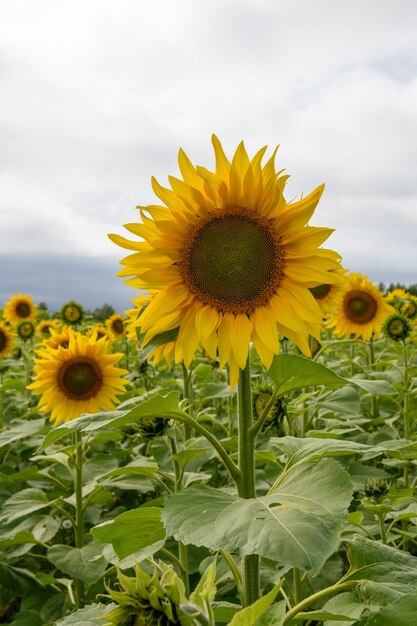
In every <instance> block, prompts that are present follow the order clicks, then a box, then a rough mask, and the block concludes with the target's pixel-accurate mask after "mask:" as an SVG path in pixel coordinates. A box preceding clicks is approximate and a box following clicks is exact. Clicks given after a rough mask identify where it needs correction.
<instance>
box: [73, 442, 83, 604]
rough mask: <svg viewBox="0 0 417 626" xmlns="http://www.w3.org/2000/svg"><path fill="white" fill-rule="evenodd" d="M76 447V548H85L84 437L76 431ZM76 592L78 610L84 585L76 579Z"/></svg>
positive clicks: (81, 602)
mask: <svg viewBox="0 0 417 626" xmlns="http://www.w3.org/2000/svg"><path fill="white" fill-rule="evenodd" d="M74 445H75V472H74V492H75V528H74V532H75V547H76V548H79V549H81V548H83V547H84V508H83V461H84V459H83V443H82V435H81V433H80V432H79V431H78V430H76V431H75V433H74ZM74 582H75V591H76V602H77V608H80V607H82V606H83V605H84V583H83V581H82V580H78V579H75V581H74Z"/></svg>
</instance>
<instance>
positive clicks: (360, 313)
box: [344, 290, 378, 324]
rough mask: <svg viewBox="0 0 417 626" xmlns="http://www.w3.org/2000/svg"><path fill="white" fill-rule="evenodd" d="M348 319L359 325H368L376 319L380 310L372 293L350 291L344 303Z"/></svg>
mask: <svg viewBox="0 0 417 626" xmlns="http://www.w3.org/2000/svg"><path fill="white" fill-rule="evenodd" d="M344 309H345V313H346V317H348V318H349V319H350V320H351V321H352V322H356V323H357V324H366V323H367V322H370V321H371V320H373V319H374V317H375V314H376V312H377V309H378V304H377V301H376V300H375V299H374V298H373V297H372V295H371V294H370V293H366V292H364V291H359V290H357V291H356V290H354V291H350V292H349V294H348V296H347V297H346V298H345V301H344Z"/></svg>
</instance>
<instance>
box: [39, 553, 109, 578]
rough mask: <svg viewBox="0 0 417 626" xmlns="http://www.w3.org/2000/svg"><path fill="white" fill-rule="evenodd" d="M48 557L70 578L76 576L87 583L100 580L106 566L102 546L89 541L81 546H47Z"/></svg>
mask: <svg viewBox="0 0 417 626" xmlns="http://www.w3.org/2000/svg"><path fill="white" fill-rule="evenodd" d="M48 559H49V560H50V561H51V563H52V564H53V565H55V567H57V568H58V569H60V570H61V571H62V572H64V573H65V574H68V575H69V576H71V578H78V579H79V580H82V581H83V582H85V583H87V584H92V583H95V582H97V581H98V580H100V578H101V577H102V576H103V574H104V572H105V571H106V567H107V563H106V561H105V560H104V558H103V556H102V548H101V546H100V544H96V543H90V544H88V545H87V546H84V547H83V548H72V547H71V546H64V545H59V544H57V545H55V546H52V547H51V548H49V550H48Z"/></svg>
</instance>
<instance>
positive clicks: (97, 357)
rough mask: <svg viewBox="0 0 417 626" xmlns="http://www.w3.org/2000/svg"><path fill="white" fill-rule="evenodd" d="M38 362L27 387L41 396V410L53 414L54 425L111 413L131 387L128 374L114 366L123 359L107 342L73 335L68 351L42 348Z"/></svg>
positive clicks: (72, 333)
mask: <svg viewBox="0 0 417 626" xmlns="http://www.w3.org/2000/svg"><path fill="white" fill-rule="evenodd" d="M38 354H39V356H38V357H37V358H36V359H35V367H34V371H35V379H34V381H33V382H32V383H31V384H30V385H29V386H28V389H32V390H33V392H34V393H35V395H40V396H41V397H40V399H39V408H40V410H41V411H43V412H45V413H47V412H51V417H50V420H51V421H52V422H53V423H54V426H57V425H58V424H61V423H62V422H69V421H70V420H73V419H75V418H76V417H79V416H80V415H81V414H82V413H96V412H97V411H99V410H100V409H104V410H106V411H111V410H112V409H113V408H114V406H115V405H116V404H117V401H118V399H117V395H118V394H121V393H123V392H124V391H125V387H126V385H127V384H128V383H127V381H126V380H124V379H123V378H122V377H123V376H124V375H125V374H127V373H128V372H127V371H126V370H124V369H121V368H118V367H115V365H116V363H117V362H118V361H119V360H120V358H121V357H122V356H123V355H122V354H109V352H108V341H107V340H106V339H105V338H103V339H100V340H99V341H96V340H95V339H94V338H89V337H86V336H84V335H81V334H80V333H76V332H75V331H71V332H70V336H69V344H68V348H58V349H51V348H46V349H42V350H41V351H40V352H39V353H38Z"/></svg>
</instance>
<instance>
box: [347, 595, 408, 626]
mask: <svg viewBox="0 0 417 626" xmlns="http://www.w3.org/2000/svg"><path fill="white" fill-rule="evenodd" d="M416 616H417V593H416V592H413V593H408V594H406V595H404V596H402V597H401V598H399V599H398V600H396V601H395V602H393V603H392V604H390V605H389V606H382V607H381V608H380V609H379V611H378V612H377V613H376V615H373V616H372V617H369V618H368V619H364V620H361V621H360V622H355V624H357V626H406V625H407V626H413V625H414V624H416V621H417V620H416Z"/></svg>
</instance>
